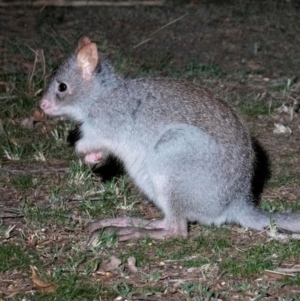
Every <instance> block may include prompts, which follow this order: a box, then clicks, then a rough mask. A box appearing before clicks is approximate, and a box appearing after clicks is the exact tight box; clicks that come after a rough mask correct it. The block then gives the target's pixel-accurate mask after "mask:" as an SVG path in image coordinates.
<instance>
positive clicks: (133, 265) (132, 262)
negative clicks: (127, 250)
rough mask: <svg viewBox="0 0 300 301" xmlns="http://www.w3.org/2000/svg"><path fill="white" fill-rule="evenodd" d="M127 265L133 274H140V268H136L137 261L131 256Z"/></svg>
mask: <svg viewBox="0 0 300 301" xmlns="http://www.w3.org/2000/svg"><path fill="white" fill-rule="evenodd" d="M127 264H128V269H129V270H130V271H131V272H132V273H137V272H138V268H137V267H136V259H135V258H134V257H133V256H131V257H129V258H128V259H127Z"/></svg>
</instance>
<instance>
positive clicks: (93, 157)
mask: <svg viewBox="0 0 300 301" xmlns="http://www.w3.org/2000/svg"><path fill="white" fill-rule="evenodd" d="M102 159H103V154H102V153H101V152H93V153H90V154H87V155H86V156H85V157H84V162H85V163H86V164H96V163H99V162H100V161H101V160H102Z"/></svg>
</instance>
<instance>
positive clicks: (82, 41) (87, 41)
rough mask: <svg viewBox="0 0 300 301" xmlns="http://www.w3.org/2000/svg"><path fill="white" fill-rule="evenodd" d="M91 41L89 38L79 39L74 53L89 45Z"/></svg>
mask: <svg viewBox="0 0 300 301" xmlns="http://www.w3.org/2000/svg"><path fill="white" fill-rule="evenodd" d="M91 43H92V42H91V40H90V38H89V37H85V36H83V37H81V38H80V39H79V41H78V45H77V49H76V53H77V52H78V51H79V50H80V49H81V48H82V47H83V46H85V45H88V44H91Z"/></svg>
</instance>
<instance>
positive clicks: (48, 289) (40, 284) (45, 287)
mask: <svg viewBox="0 0 300 301" xmlns="http://www.w3.org/2000/svg"><path fill="white" fill-rule="evenodd" d="M30 268H31V272H32V275H31V278H32V281H33V283H34V286H35V289H36V290H37V291H38V292H40V293H54V292H55V291H56V286H55V285H54V284H53V283H49V282H46V281H44V280H42V279H40V277H39V276H38V275H37V273H36V271H35V269H34V267H33V266H32V265H31V266H30Z"/></svg>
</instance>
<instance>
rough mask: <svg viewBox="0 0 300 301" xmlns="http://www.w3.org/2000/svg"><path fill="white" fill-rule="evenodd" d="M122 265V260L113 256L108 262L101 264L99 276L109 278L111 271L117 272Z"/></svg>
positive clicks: (98, 271)
mask: <svg viewBox="0 0 300 301" xmlns="http://www.w3.org/2000/svg"><path fill="white" fill-rule="evenodd" d="M120 265H121V260H120V259H119V258H117V257H116V256H111V257H110V259H109V260H108V261H105V262H103V263H102V264H101V266H100V267H99V269H98V270H97V274H101V275H106V276H109V275H110V273H108V272H111V271H115V270H117V269H118V267H119V266H120Z"/></svg>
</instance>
